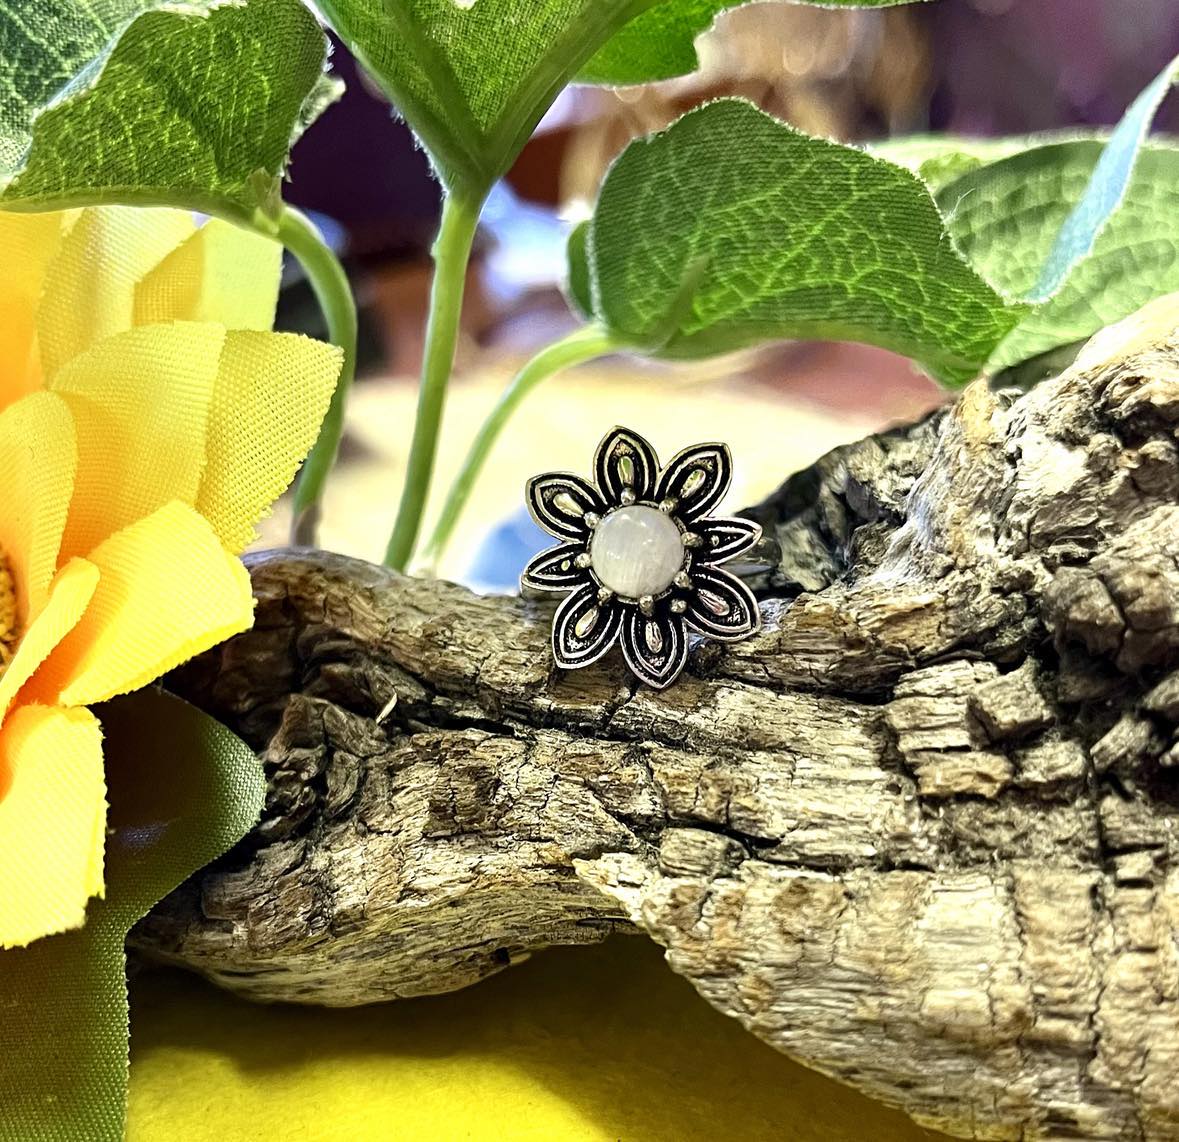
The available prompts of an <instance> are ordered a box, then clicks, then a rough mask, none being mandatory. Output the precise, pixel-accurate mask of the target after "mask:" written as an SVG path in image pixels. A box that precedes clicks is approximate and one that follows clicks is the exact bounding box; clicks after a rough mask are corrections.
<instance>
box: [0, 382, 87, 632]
mask: <svg viewBox="0 0 1179 1142" xmlns="http://www.w3.org/2000/svg"><path fill="white" fill-rule="evenodd" d="M76 464H77V447H76V442H75V437H74V421H73V418H72V417H71V416H70V411H69V408H68V407H67V406H66V403H65V402H64V401H63V400H62V399H61V398H60V397H57V396H54V395H53V394H52V393H32V394H31V395H29V396H27V397H23V398H22V399H21V400H19V401H17V402H16V403H15V404H11V405H9V406H8V408H6V409H5V410H4V411H3V412H2V413H0V553H2V554H3V555H4V557H5V558H6V559H7V560H8V566H9V570H10V571H11V572H12V577H13V579H14V581H15V584H16V596H17V614H18V617H19V620H20V622H21V623H22V624H23V623H25V622H26V621H27V620H28V617H29V615H35V614H37V613H38V612H39V611H40V610H41V608H42V607H44V605H45V600H46V598H47V597H48V594H49V584H50V582H51V581H52V579H53V575H54V572H55V571H56V570H57V559H58V550H59V548H60V546H61V537H62V529H63V528H64V527H65V523H66V513H67V511H68V509H69V504H70V497H71V496H72V494H73V490H74V471H75V467H76Z"/></svg>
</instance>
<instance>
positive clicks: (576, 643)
mask: <svg viewBox="0 0 1179 1142" xmlns="http://www.w3.org/2000/svg"><path fill="white" fill-rule="evenodd" d="M621 625H622V609H621V608H620V607H618V606H616V605H612V604H610V603H606V604H602V603H599V601H598V588H597V585H596V584H594V583H587V584H586V585H585V586H582V587H579V588H578V589H577V590H576V591H574V592H573V594H572V595H570V596H569V597H568V598H567V599H566V600H565V601H564V602H563V603H562V604H561V605H560V606H559V607H558V608H557V614H556V617H555V618H554V619H553V659H554V660H555V661H556V663H557V665H558V666H560V667H561V668H562V669H563V670H576V669H577V668H578V667H579V666H588V665H589V664H590V663H591V662H597V660H598V659H599V658H601V657H602V655H603V654H605V653H606V651H608V650H609V649H610V648H611V647H612V646H613V645H614V643H615V641H616V640H617V638H618V628H619V627H620V626H621Z"/></svg>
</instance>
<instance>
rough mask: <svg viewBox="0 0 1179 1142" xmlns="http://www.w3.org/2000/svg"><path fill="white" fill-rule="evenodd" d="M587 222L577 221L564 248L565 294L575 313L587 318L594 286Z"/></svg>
mask: <svg viewBox="0 0 1179 1142" xmlns="http://www.w3.org/2000/svg"><path fill="white" fill-rule="evenodd" d="M589 232H590V224H589V222H579V223H578V224H577V225H576V226H574V227H573V230H572V231H571V232H570V234H569V242H568V245H567V246H566V248H565V253H566V257H567V258H568V261H569V274H568V277H566V279H565V295H566V297H567V298H568V300H569V304H570V307H571V308H572V309H573V310H574V312H575V313H578V314H580V315H581V316H582V317H584V318H586V319H589V318H592V317H593V315H594V286H593V281H592V279H591V278H590V264H589V250H588V243H589Z"/></svg>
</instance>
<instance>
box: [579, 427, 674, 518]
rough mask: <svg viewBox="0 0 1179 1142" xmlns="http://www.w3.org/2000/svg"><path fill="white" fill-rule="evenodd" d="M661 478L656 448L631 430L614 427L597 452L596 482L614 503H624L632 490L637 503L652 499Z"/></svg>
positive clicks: (595, 456) (595, 463)
mask: <svg viewBox="0 0 1179 1142" xmlns="http://www.w3.org/2000/svg"><path fill="white" fill-rule="evenodd" d="M658 475H659V458H658V457H657V456H656V455H655V449H654V448H652V447H651V445H650V444H648V443H647V441H645V440H644V439H643V438H642V437H641V436H640V435H639V434H638V433H637V432H631V431H630V430H629V429H627V428H612V429H611V430H610V431H609V432H608V433H607V434H606V435H605V437H603V439H602V443H601V444H599V445H598V448H597V451H596V452H595V453H594V479H595V480H596V481H597V483H598V487H599V488H600V489H601V491H602V495H604V496H605V497H606V499H607V500H609V501H610V503H612V504H617V503H621V502H622V495H623V492H624V491H625V490H626V489H628V488H629V489H630V491H631V492H632V493H633V495H634V497H635V499H637V500H649V499H651V497H652V496H653V495H654V493H655V481H656V478H657V477H658Z"/></svg>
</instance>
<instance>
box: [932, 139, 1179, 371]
mask: <svg viewBox="0 0 1179 1142" xmlns="http://www.w3.org/2000/svg"><path fill="white" fill-rule="evenodd" d="M1101 152H1102V145H1101V142H1100V141H1098V140H1085V141H1075V142H1070V143H1055V144H1052V145H1049V146H1045V147H1038V148H1035V149H1033V150H1030V151H1025V152H1022V153H1020V154H1017V155H1013V156H1011V157H1010V158H1006V159H1003V160H1001V161H999V162H996V163H991V164H988V165H986V166H982V167H979V168H978V169H976V170H974V171H971V172H969V173H968V174H966V175H963V176H962V177H961V178H959V179H956V180H954V181H953V182H951V183H949V184H948V185H947V186H945V187H944V188H943V189H942V190H941V191H940V192H939V194H938V202H939V203H940V204H941V206H942V209H943V212H944V214H945V216H946V219H947V225H948V226H949V229H950V232H951V234H952V235H953V237H954V240H955V243H956V244H957V245H958V247H959V248H960V249H961V250H962V252H963V253H964V254H965V255H966V257H967V258H968V259H969V261H970V262H971V264H972V265H973V266H975V268H976V269H978V270H979V272H980V273H982V274H983V275H984V276H985V277H986V278H987V279H988V280H989V281H990V282H992V283H993V284H994V285H995V286H997V287H998V288H999V289H1001V290H1003V291H1005V292H1007V293H1009V294H1011V295H1014V296H1023V295H1027V294H1029V293H1030V292H1031V291H1032V290H1033V289H1034V288H1035V286H1036V283H1037V281H1038V280H1039V278H1040V274H1041V271H1042V267H1043V266H1044V264H1045V262H1046V260H1047V258H1048V255H1049V252H1050V251H1051V249H1052V245H1053V242H1054V241H1055V239H1056V236H1057V234H1058V233H1059V232H1060V229H1061V227H1062V226H1063V224H1064V221H1065V219H1066V218H1067V217H1068V216H1069V214H1070V212H1071V211H1072V210H1073V208H1074V207H1075V206H1076V204H1077V203H1078V202H1080V201H1081V198H1082V196H1083V195H1084V193H1085V189H1086V187H1087V186H1088V185H1089V181H1090V178H1091V176H1092V174H1093V170H1094V168H1095V166H1096V165H1097V162H1098V159H1099V157H1100V155H1101ZM1176 188H1179V148H1177V147H1175V146H1174V145H1171V144H1168V143H1164V142H1159V141H1155V142H1148V143H1146V144H1145V145H1144V146H1143V148H1142V150H1141V153H1140V155H1139V158H1138V162H1137V165H1136V166H1135V169H1134V173H1133V175H1132V176H1131V178H1130V180H1129V183H1128V185H1127V187H1126V190H1125V194H1124V196H1123V198H1122V201H1121V205H1120V207H1119V209H1118V210H1116V211H1115V212H1114V213H1113V215H1112V216H1111V217H1110V218H1109V221H1108V223H1107V224H1106V226H1105V228H1104V229H1103V230H1102V231H1101V233H1100V234H1098V236H1097V238H1096V240H1095V241H1094V243H1093V246H1092V249H1091V250H1090V252H1089V254H1088V256H1087V257H1085V258H1084V259H1082V260H1081V261H1080V262H1078V263H1077V264H1076V265H1074V266H1073V268H1072V270H1071V272H1070V273H1069V275H1068V277H1067V279H1066V280H1065V282H1064V284H1063V286H1062V287H1061V289H1060V291H1059V292H1058V293H1057V294H1056V295H1055V296H1054V297H1052V298H1051V299H1049V300H1048V301H1046V302H1045V303H1043V304H1042V305H1040V306H1038V307H1036V308H1035V309H1034V310H1032V311H1031V312H1030V313H1029V314H1028V315H1027V316H1026V317H1025V318H1024V320H1023V321H1022V322H1021V323H1020V324H1019V326H1018V327H1017V328H1016V329H1015V330H1014V331H1013V332H1012V333H1011V334H1010V335H1009V336H1008V337H1007V338H1006V339H1005V340H1004V341H1003V342H1002V344H1000V345H999V346H998V348H997V349H996V351H995V353H994V354H993V355H992V358H991V361H990V366H991V367H992V368H996V369H999V368H1007V367H1009V366H1012V365H1015V364H1018V363H1019V362H1021V361H1024V360H1027V359H1028V358H1030V357H1035V356H1037V355H1038V354H1040V353H1045V352H1048V351H1049V350H1052V349H1054V348H1056V347H1057V346H1060V345H1067V344H1070V343H1071V342H1074V341H1078V340H1083V339H1084V338H1086V337H1089V336H1091V335H1092V334H1093V333H1095V332H1096V331H1097V330H1098V329H1100V328H1102V327H1103V326H1105V325H1108V324H1110V323H1111V322H1113V321H1118V320H1120V319H1121V318H1123V317H1125V316H1127V315H1128V314H1130V313H1133V312H1134V310H1136V309H1138V308H1140V307H1141V306H1142V305H1145V304H1146V302H1148V301H1150V300H1151V298H1154V297H1158V296H1159V295H1160V294H1164V293H1169V292H1171V291H1172V290H1179V190H1177V189H1176Z"/></svg>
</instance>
